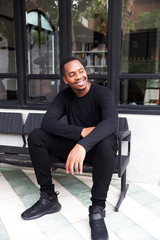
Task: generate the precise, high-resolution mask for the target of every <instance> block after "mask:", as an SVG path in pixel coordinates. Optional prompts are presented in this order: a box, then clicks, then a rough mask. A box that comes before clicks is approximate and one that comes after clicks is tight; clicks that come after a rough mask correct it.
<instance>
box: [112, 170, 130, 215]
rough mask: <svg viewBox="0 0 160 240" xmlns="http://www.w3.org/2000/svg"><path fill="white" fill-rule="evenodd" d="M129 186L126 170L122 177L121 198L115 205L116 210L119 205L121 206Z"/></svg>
mask: <svg viewBox="0 0 160 240" xmlns="http://www.w3.org/2000/svg"><path fill="white" fill-rule="evenodd" d="M128 187H129V184H126V171H125V172H124V173H123V175H122V177H121V194H120V197H119V200H118V202H117V204H116V207H115V211H116V212H118V210H119V207H120V205H121V203H122V201H123V199H124V198H125V196H126V192H127V190H128Z"/></svg>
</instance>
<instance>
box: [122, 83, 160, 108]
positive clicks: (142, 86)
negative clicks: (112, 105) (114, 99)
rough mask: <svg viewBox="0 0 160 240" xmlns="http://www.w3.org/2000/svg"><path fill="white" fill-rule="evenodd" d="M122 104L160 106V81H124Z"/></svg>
mask: <svg viewBox="0 0 160 240" xmlns="http://www.w3.org/2000/svg"><path fill="white" fill-rule="evenodd" d="M120 90H121V95H120V104H122V105H127V104H130V105H159V103H160V101H159V99H160V91H159V90H160V79H123V80H121V83H120Z"/></svg>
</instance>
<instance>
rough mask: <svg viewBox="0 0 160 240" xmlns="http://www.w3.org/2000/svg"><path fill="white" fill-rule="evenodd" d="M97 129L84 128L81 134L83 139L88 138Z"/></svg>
mask: <svg viewBox="0 0 160 240" xmlns="http://www.w3.org/2000/svg"><path fill="white" fill-rule="evenodd" d="M94 128H95V127H88V128H83V129H82V132H81V136H82V137H86V136H87V135H88V134H89V133H91V132H92V131H93V129H94Z"/></svg>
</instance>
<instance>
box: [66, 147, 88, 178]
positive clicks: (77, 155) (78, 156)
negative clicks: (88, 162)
mask: <svg viewBox="0 0 160 240" xmlns="http://www.w3.org/2000/svg"><path fill="white" fill-rule="evenodd" d="M85 156H86V150H85V148H84V147H82V146H81V145H80V144H76V145H75V146H74V148H73V149H72V150H71V151H70V153H69V155H68V158H67V162H66V172H67V173H69V172H70V173H71V174H72V175H73V174H74V170H75V171H76V172H77V173H80V174H82V170H83V161H84V159H85Z"/></svg>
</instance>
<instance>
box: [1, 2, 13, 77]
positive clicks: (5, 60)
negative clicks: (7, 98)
mask: <svg viewBox="0 0 160 240" xmlns="http://www.w3.org/2000/svg"><path fill="white" fill-rule="evenodd" d="M15 72H16V55H15V38H14V13H13V1H12V0H8V1H5V0H1V1H0V73H15Z"/></svg>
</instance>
